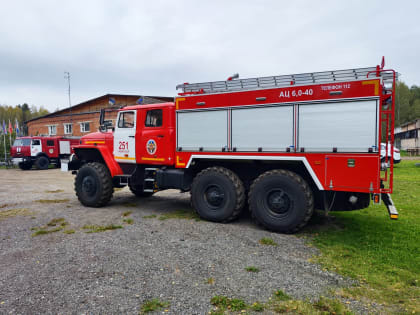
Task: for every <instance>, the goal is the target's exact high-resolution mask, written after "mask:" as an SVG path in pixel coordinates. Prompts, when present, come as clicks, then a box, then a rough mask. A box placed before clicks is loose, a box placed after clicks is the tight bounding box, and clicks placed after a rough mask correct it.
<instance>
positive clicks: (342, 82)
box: [65, 62, 398, 233]
mask: <svg viewBox="0 0 420 315" xmlns="http://www.w3.org/2000/svg"><path fill="white" fill-rule="evenodd" d="M395 80H396V73H395V71H393V70H386V69H384V62H382V65H380V66H376V67H370V68H359V69H350V70H339V71H325V72H316V73H303V74H293V75H282V76H270V77H260V78H250V79H238V76H237V75H235V76H233V77H230V78H229V79H228V80H226V81H217V82H205V83H194V84H190V83H184V84H181V85H178V86H177V89H181V90H182V92H181V93H179V96H178V97H177V98H176V99H175V103H163V104H151V105H135V106H127V107H125V108H122V109H121V110H120V112H119V114H118V117H117V120H116V125H115V128H112V131H107V129H108V128H107V126H108V125H109V124H108V123H107V122H106V121H105V120H104V112H102V113H101V126H103V128H102V132H97V133H92V134H89V135H87V136H84V137H82V139H81V144H80V145H78V146H76V147H75V148H74V151H75V154H74V155H73V156H72V157H71V160H70V162H69V164H68V166H67V165H66V167H65V168H66V169H67V167H68V169H70V170H73V173H74V174H76V179H75V190H76V195H77V197H78V199H79V200H80V202H81V203H82V204H83V205H85V206H89V207H100V206H104V205H106V204H107V203H108V202H109V201H110V199H111V197H112V194H113V188H114V187H121V186H124V185H128V186H129V188H130V189H131V191H132V192H133V193H134V194H136V195H137V196H139V197H148V196H151V195H152V194H153V193H155V192H157V191H159V190H163V189H179V190H181V191H183V192H186V191H190V192H191V202H192V206H193V207H194V208H195V210H196V211H197V213H198V214H199V215H200V217H202V218H203V219H206V220H210V221H216V222H228V221H231V220H234V219H235V218H237V217H238V215H239V214H240V213H241V211H242V210H243V209H244V208H246V207H248V208H249V210H250V212H251V214H252V217H253V218H254V219H255V220H256V221H257V222H258V223H259V224H261V225H263V226H264V227H265V228H267V229H270V230H273V231H279V232H284V233H293V232H296V231H298V230H299V229H300V228H302V227H303V226H304V225H305V224H306V223H307V222H308V220H309V219H310V217H311V215H312V212H313V209H314V208H317V209H325V210H326V211H331V210H356V209H363V208H366V207H368V206H369V203H370V200H371V199H373V201H374V202H375V203H380V202H381V199H382V200H383V202H384V204H385V205H386V206H387V208H388V211H389V214H390V217H391V218H392V219H396V218H397V217H398V213H397V211H396V209H395V206H394V205H393V202H392V199H391V198H390V193H392V189H393V187H392V181H393V159H389V157H388V156H386V157H385V161H382V162H381V156H380V151H381V150H380V148H381V139H385V138H388V141H384V142H385V143H387V146H388V145H389V146H391V151H392V150H393V141H394V134H393V130H394V95H395ZM246 205H247V206H246Z"/></svg>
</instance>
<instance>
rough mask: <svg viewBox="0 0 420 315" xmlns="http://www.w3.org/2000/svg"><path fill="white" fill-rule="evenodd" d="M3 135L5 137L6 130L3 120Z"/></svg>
mask: <svg viewBox="0 0 420 315" xmlns="http://www.w3.org/2000/svg"><path fill="white" fill-rule="evenodd" d="M3 133H4V134H5V135H7V128H6V123H5V122H4V120H3Z"/></svg>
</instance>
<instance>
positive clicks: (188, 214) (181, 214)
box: [158, 210, 200, 221]
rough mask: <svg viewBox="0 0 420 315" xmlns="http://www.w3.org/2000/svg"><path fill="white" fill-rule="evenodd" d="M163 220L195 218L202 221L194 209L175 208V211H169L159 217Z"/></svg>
mask: <svg viewBox="0 0 420 315" xmlns="http://www.w3.org/2000/svg"><path fill="white" fill-rule="evenodd" d="M158 219H159V220H161V221H164V220H169V219H185V220H195V221H200V217H199V216H198V214H197V213H195V212H194V211H188V210H175V211H173V212H169V213H167V214H163V215H161V216H159V218H158Z"/></svg>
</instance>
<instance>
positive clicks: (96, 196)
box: [74, 162, 114, 207]
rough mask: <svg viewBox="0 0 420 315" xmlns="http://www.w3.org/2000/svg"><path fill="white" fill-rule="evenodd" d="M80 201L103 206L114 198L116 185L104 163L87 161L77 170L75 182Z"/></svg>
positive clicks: (90, 205) (85, 203)
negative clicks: (114, 185) (113, 183)
mask: <svg viewBox="0 0 420 315" xmlns="http://www.w3.org/2000/svg"><path fill="white" fill-rule="evenodd" d="M74 189H75V191H76V195H77V198H78V199H79V201H80V202H81V203H82V204H83V205H85V206H88V207H102V206H104V205H106V204H107V203H108V202H109V201H110V200H111V198H112V194H113V193H114V187H113V185H112V178H111V174H110V173H109V170H108V168H107V167H106V166H105V165H104V164H102V163H97V162H93V163H87V164H85V165H83V166H82V167H81V168H80V170H79V171H78V172H77V175H76V179H75V182H74Z"/></svg>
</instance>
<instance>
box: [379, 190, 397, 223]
mask: <svg viewBox="0 0 420 315" xmlns="http://www.w3.org/2000/svg"><path fill="white" fill-rule="evenodd" d="M382 201H383V202H384V204H385V206H386V208H387V209H388V213H389V218H390V219H392V220H397V219H398V211H397V208H395V205H394V202H393V201H392V199H391V195H390V194H382Z"/></svg>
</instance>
